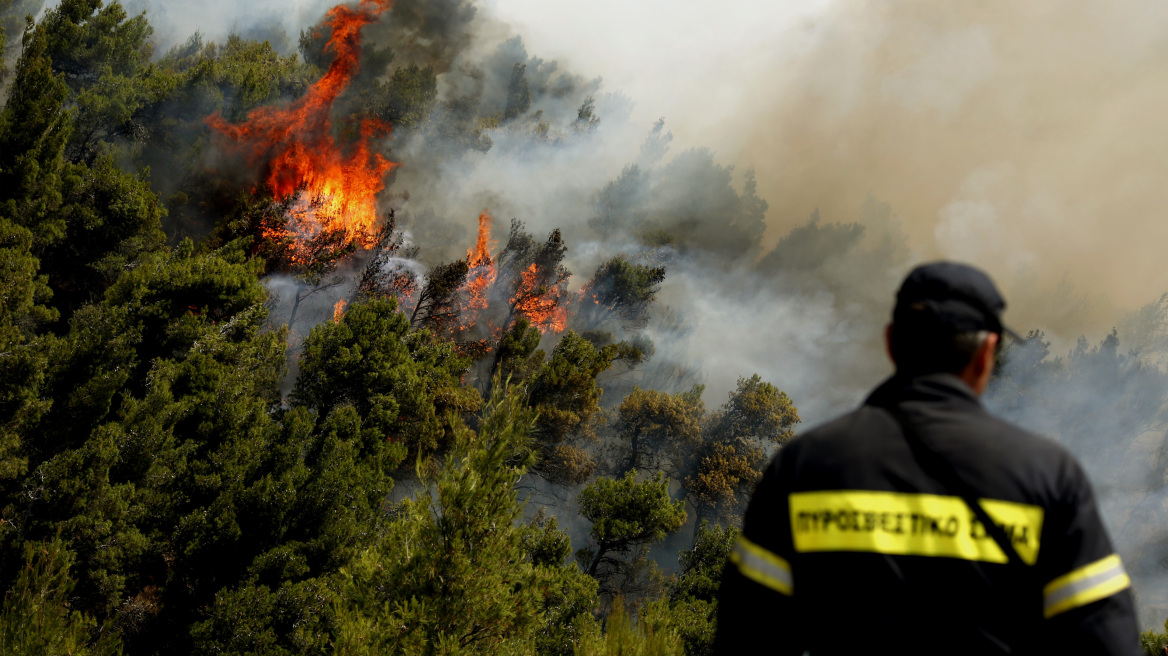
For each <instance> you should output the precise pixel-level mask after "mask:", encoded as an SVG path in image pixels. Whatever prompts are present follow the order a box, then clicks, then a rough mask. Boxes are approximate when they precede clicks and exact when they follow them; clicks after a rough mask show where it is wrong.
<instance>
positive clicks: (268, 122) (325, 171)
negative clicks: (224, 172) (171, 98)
mask: <svg viewBox="0 0 1168 656" xmlns="http://www.w3.org/2000/svg"><path fill="white" fill-rule="evenodd" d="M391 4H392V0H361V3H360V4H359V5H358V6H357V7H356V8H353V7H348V6H345V5H337V6H336V7H333V8H332V9H331V10H329V12H328V17H329V19H330V27H331V28H332V37H331V38H330V39H329V41H328V45H326V46H325V50H326V52H327V51H332V52H333V53H335V54H336V57H335V58H334V59H333V61H332V64H331V65H330V66H329V69H328V72H327V73H325V75H324V77H322V78H321V79H320V80H318V81H317V82H316V83H315V84H313V85H312V87H311V88H309V90H308V93H307V94H306V95H305V96H304V97H303V98H301V99H300V100H297V101H296V102H294V103H292V104H291V105H290V106H288V107H287V108H283V109H279V108H273V107H260V108H258V109H255V110H253V111H251V112H250V113H249V114H248V116H247V120H246V121H245V122H243V123H241V124H238V125H233V124H230V123H228V122H227V121H226V120H224V119H223V117H222V116H220V115H219V113H218V112H216V113H215V114H213V115H211V116H210V117H208V118H207V124H208V125H209V126H211V128H213V129H214V130H216V131H217V132H219V133H220V134H222V135H224V136H225V137H227V138H228V139H230V140H231V141H232V142H233V143H234V144H237V145H238V147H239V148H240V149H243V150H244V151H245V152H247V158H248V163H249V164H250V165H252V166H255V165H257V164H260V163H261V162H265V161H266V170H267V175H266V182H267V186H268V189H269V190H270V191H271V192H272V194H273V195H274V196H275V197H276V198H277V199H278V200H281V201H282V200H285V199H287V198H288V197H290V196H292V195H293V194H295V193H296V192H297V191H298V190H300V189H304V191H305V194H304V196H303V197H302V198H300V199H298V201H297V203H296V206H295V207H294V209H293V216H292V221H290V222H289V224H290V225H289V232H291V234H292V235H293V236H294V237H296V238H298V239H297V240H298V241H302V240H306V239H311V238H312V237H315V236H316V235H317V234H320V233H321V232H322V231H325V230H328V231H336V230H340V231H344V233H345V235H346V237H347V238H348V239H349V240H351V241H356V242H357V243H359V244H361V245H363V246H367V247H368V246H372V245H373V244H374V243H375V242H376V236H377V203H376V196H377V194H378V193H379V192H380V191H381V190H382V189H383V188H384V187H385V181H384V177H385V174H386V173H388V172H389V171H391V170H392V169H393V168H395V167H396V166H397V164H396V163H394V162H390V161H389V160H387V159H386V158H384V157H382V156H381V155H380V154H378V153H374V152H372V151H371V150H370V147H369V141H370V140H371V139H373V138H375V137H378V136H380V135H383V134H385V133H388V131H389V125H388V124H387V123H385V122H383V121H380V120H378V119H375V118H365V119H362V121H361V125H360V138H359V139H358V140H357V142H356V143H355V144H354V145H353V146H352V148H351V149H350V152H349V153H348V154H345V153H344V152H342V150H341V148H340V147H339V146H338V145H337V143H336V140H335V139H334V137H333V135H332V118H331V113H332V108H333V103H334V102H336V99H337V97H338V96H340V94H341V92H343V91H344V90H345V89H346V88H347V87H348V86H349V83H350V82H351V81H352V80H353V76H355V75H356V74H357V69H358V59H359V56H360V54H361V28H362V27H364V26H365V25H368V24H369V23H372V22H374V21H375V20H377V18H378V16H379V15H380V14H381V13H382V12H383V11H385V10H387V9H389V7H390V5H391ZM267 236H268V237H284V236H286V235H270V234H269V235H267Z"/></svg>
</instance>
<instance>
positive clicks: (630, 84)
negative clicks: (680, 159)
mask: <svg viewBox="0 0 1168 656" xmlns="http://www.w3.org/2000/svg"><path fill="white" fill-rule="evenodd" d="M828 4H829V0H794V1H790V0H788V1H780V2H775V1H773V0H771V1H767V0H728V1H727V2H722V3H716V4H715V3H710V2H698V1H697V0H678V1H671V2H662V1H660V0H653V1H650V2H645V1H634V2H627V1H625V2H622V1H621V0H595V1H593V2H588V3H580V2H560V1H553V2H547V1H546V0H542V1H541V0H486V2H484V6H485V7H487V8H489V9H490V10H491V11H492V12H493V13H494V14H495V15H496V16H498V17H499V18H500V19H502V20H503V21H506V22H508V23H510V24H511V25H512V26H513V27H514V28H515V31H516V32H517V33H518V34H520V35H522V36H523V40H524V42H525V43H526V44H527V46H528V51H529V52H531V53H533V54H535V55H537V56H539V57H542V58H544V59H548V60H557V61H560V62H562V63H563V64H566V65H567V66H568V68H570V69H571V70H573V71H576V72H578V73H581V74H583V75H585V76H600V77H602V78H603V79H604V83H605V84H604V86H605V88H606V89H607V90H608V91H620V92H623V93H624V94H625V95H627V96H629V97H630V98H631V99H632V100H633V102H634V103H635V104H636V105H635V108H634V113H633V118H634V119H636V120H639V121H641V122H645V123H651V122H652V121H654V120H656V119H657V118H659V117H665V119H666V122H667V124H668V126H669V128H670V129H671V130H672V131H673V133H674V137H675V138H676V139H677V141H676V143H677V144H678V145H679V146H682V147H686V146H710V147H714V148H716V149H717V150H718V151H719V152H720V153H722V154H723V155H725V156H727V157H735V156H736V155H737V153H736V152H735V151H736V150H737V148H738V147H739V146H740V145H741V143H742V141H743V140H744V139H746V138H748V131H747V130H744V129H743V127H744V126H743V125H742V124H741V122H740V120H739V119H740V118H741V117H742V116H743V115H744V114H750V113H751V112H749V111H743V110H744V105H745V104H747V103H751V102H753V101H756V100H757V96H758V93H757V91H758V87H760V86H765V85H769V84H774V83H775V81H776V76H778V75H780V72H781V71H780V69H781V68H782V66H783V62H784V61H789V57H791V56H792V54H794V53H797V52H798V51H799V49H800V48H801V47H803V46H804V45H805V44H806V42H807V41H808V37H807V32H808V27H809V24H810V23H811V22H812V21H813V20H814V18H815V17H816V16H817V15H819V14H820V13H821V12H822V10H823V8H824V7H826V6H827V5H828Z"/></svg>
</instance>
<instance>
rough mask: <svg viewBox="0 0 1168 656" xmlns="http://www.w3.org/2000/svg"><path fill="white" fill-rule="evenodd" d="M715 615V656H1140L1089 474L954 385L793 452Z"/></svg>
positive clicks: (824, 432)
mask: <svg viewBox="0 0 1168 656" xmlns="http://www.w3.org/2000/svg"><path fill="white" fill-rule="evenodd" d="M891 407H897V408H899V410H900V411H901V413H903V415H904V416H906V417H908V419H909V420H910V421H911V422H912V424H913V425H915V426H916V429H917V431H918V432H919V433H920V434H922V435H925V436H927V438H928V440H929V442H930V443H931V444H932V445H933V446H934V447H935V450H936V451H937V452H939V453H940V455H942V456H943V457H944V458H945V459H946V460H948V461H949V462H950V463H952V465H953V467H954V468H955V469H956V471H957V473H958V474H959V475H960V476H961V477H962V478H963V479H964V480H965V481H966V483H967V484H968V485H969V486H971V487H972V488H973V489H974V490H976V491H977V492H978V493H979V496H980V498H981V503H982V506H983V507H984V508H985V510H986V512H987V513H988V514H989V516H990V517H991V518H992V519H993V520H994V521H995V523H997V524H999V525H1000V526H1002V528H1003V529H1004V531H1005V532H1006V533H1007V534H1008V535H1009V536H1010V538H1011V540H1012V544H1013V546H1014V548H1015V550H1016V551H1017V553H1018V555H1019V556H1020V558H1021V560H1022V561H1024V563H1017V562H1015V563H1014V564H1011V563H1009V562H1008V560H1007V557H1006V555H1005V553H1004V552H1003V550H1002V549H1001V548H1000V547H999V546H998V544H997V543H996V542H995V541H994V540H993V538H991V537H989V536H988V535H986V532H985V528H984V526H982V524H981V523H980V522H978V521H977V520H976V518H975V517H974V516H973V513H972V511H970V510H969V507H968V506H967V505H965V503H964V502H963V501H962V499H961V498H960V497H959V496H954V492H953V491H952V490H950V489H947V487H946V485H944V484H943V483H941V482H940V481H938V480H936V479H935V478H934V477H933V476H932V475H930V474H928V473H926V472H925V471H924V469H922V467H921V466H920V464H919V463H918V462H917V460H916V458H914V455H913V452H912V451H911V450H910V447H909V445H908V443H907V442H906V441H905V436H904V432H903V430H902V428H901V425H900V423H898V421H897V420H896V419H895V418H894V417H893V415H892V414H891V413H890V412H889V411H888V410H887V408H891ZM719 599H720V601H719V608H718V635H717V639H716V642H715V652H716V653H719V654H739V653H768V654H803V653H804V652H810V653H811V654H812V655H813V656H820V655H822V654H869V653H872V654H875V653H895V654H999V653H1013V654H1019V653H1025V654H1132V655H1135V654H1142V653H1143V652H1142V649H1140V647H1139V644H1138V639H1139V638H1138V629H1137V626H1136V620H1135V615H1134V610H1133V602H1132V596H1131V590H1130V581H1129V579H1128V576H1127V574H1126V573H1125V572H1124V569H1123V565H1122V563H1121V562H1120V560H1119V557H1118V556H1117V555H1115V553H1114V551H1113V549H1112V546H1111V542H1110V540H1109V539H1108V537H1107V531H1106V529H1105V528H1104V526H1103V523H1102V521H1101V520H1100V518H1099V512H1098V509H1097V508H1096V506H1095V500H1094V497H1093V495H1092V492H1091V487H1090V484H1089V483H1088V481H1087V478H1086V476H1085V475H1084V473H1083V470H1082V469H1081V468H1080V467H1079V465H1078V463H1077V462H1076V461H1075V459H1074V458H1073V457H1072V456H1071V455H1070V454H1069V453H1068V452H1067V451H1066V450H1064V449H1063V448H1062V447H1060V446H1059V445H1057V444H1055V443H1054V442H1051V441H1049V440H1047V439H1045V438H1042V437H1038V436H1036V435H1033V434H1031V433H1028V432H1026V431H1023V430H1021V429H1019V428H1017V427H1015V426H1012V425H1010V424H1008V423H1006V422H1004V421H1002V420H1000V419H997V418H995V417H993V416H992V415H990V414H989V413H987V412H986V411H985V410H984V409H983V408H982V406H981V404H980V403H979V402H978V400H977V397H976V396H975V395H974V393H973V391H972V390H971V389H970V388H969V387H968V386H966V385H965V383H963V382H962V381H961V380H960V379H959V378H957V377H955V376H950V375H946V374H934V375H929V376H922V377H918V378H914V379H905V378H899V377H893V378H891V379H889V380H888V381H887V382H885V383H884V384H883V385H881V386H880V387H879V388H878V389H877V390H876V391H875V392H874V393H873V394H872V395H871V396H870V397H869V398H868V400H867V402H866V403H865V404H864V405H863V406H861V407H860V408H859V409H858V410H856V411H854V412H852V413H850V414H847V415H845V416H843V417H841V418H839V419H837V420H835V421H833V422H831V423H829V424H826V425H824V426H821V427H819V428H817V429H814V430H811V431H809V432H807V433H805V434H803V435H801V436H799V437H797V438H795V439H794V440H792V441H791V442H790V443H788V444H787V445H786V446H784V447H783V448H782V449H781V450H780V451H779V453H778V454H777V455H776V456H775V458H774V460H773V462H772V463H771V465H770V467H769V468H768V469H767V471H766V473H765V474H764V476H763V479H762V481H761V482H760V483H759V485H758V488H757V489H756V490H755V493H754V497H753V498H752V500H751V502H750V506H749V507H748V509H747V511H746V516H745V518H744V523H743V533H742V536H741V538H740V539H739V541H738V543H737V544H736V545H735V547H734V551H733V552H732V554H731V558H730V563H728V564H727V567H726V570H725V573H724V575H723V580H722V587H721V591H720V594H719Z"/></svg>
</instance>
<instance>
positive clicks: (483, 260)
mask: <svg viewBox="0 0 1168 656" xmlns="http://www.w3.org/2000/svg"><path fill="white" fill-rule="evenodd" d="M490 241H491V215H490V213H488V211H487V210H483V212H482V214H479V236H478V239H477V240H476V241H475V245H474V248H471V249H470V250H468V251H467V252H466V265H467V269H468V271H467V274H466V294H467V304H466V309H467V310H470V311H472V312H474V311H477V310H485V309H486V308H487V304H488V303H489V299H488V298H487V290H489V289H490V287H491V285H493V284H495V276H496V275H497V274H498V271H497V270H496V269H495V263H494V261H493V260H491V247H490Z"/></svg>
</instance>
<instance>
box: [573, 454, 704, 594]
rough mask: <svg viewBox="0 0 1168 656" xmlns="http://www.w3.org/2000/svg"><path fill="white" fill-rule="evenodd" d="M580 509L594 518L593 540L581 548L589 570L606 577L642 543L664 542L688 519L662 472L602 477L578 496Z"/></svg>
mask: <svg viewBox="0 0 1168 656" xmlns="http://www.w3.org/2000/svg"><path fill="white" fill-rule="evenodd" d="M577 501H578V502H579V504H580V514H581V515H583V516H584V518H585V519H587V520H588V521H590V522H592V530H591V532H590V535H591V537H592V544H591V545H590V546H589V547H587V548H585V549H581V550H580V551H578V552H577V554H576V557H577V558H578V559H579V560H580V563H581V565H583V566H584V570H585V571H586V572H587V573H588V574H590V575H592V576H596V577H597V578H598V579H599V580H600V581H601V590H602V592H606V593H611V592H615V591H614V590H609V589H606V588H605V587H604V583H605V581H607V580H609V579H611V578H613V576H614V575H615V574H617V573H619V570H620V569H621V567H622V566H625V565H627V564H628V561H626V560H622V557H624V556H628V555H629V554H630V552H632V551H633V550H634V549H636V548H637V547H640V546H643V545H648V544H653V543H655V542H660V541H661V540H663V539H665V536H667V535H668V534H670V533H672V532H674V531H676V530H677V529H679V528H681V525H682V524H684V523H685V519H686V513H685V502H684V501H673V500H672V499H670V498H669V482H668V481H667V480H666V479H665V476H664V475H663V474H661V473H660V472H658V473H657V474H656V475H655V476H654V477H653V478H650V479H646V480H644V481H641V482H637V480H636V472H633V471H630V472H629V473H627V474H625V476H624V478H620V479H611V478H601V479H600V480H598V481H596V482H595V483H593V484H592V485H589V486H588V487H586V488H584V490H583V491H582V492H581V493H580V495H579V497H577Z"/></svg>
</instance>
